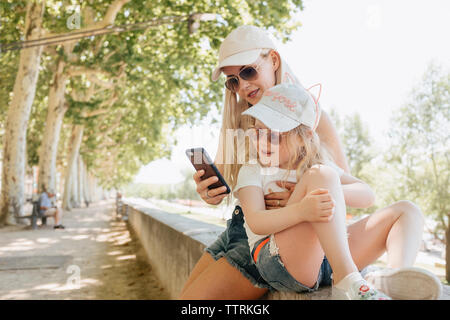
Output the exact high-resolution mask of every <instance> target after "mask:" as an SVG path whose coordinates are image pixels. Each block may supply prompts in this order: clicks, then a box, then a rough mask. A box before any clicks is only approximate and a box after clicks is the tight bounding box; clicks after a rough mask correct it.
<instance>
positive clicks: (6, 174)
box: [0, 1, 44, 225]
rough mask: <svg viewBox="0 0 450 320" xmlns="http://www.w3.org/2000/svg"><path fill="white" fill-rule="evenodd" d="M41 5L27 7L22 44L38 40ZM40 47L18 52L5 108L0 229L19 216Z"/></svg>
mask: <svg viewBox="0 0 450 320" xmlns="http://www.w3.org/2000/svg"><path fill="white" fill-rule="evenodd" d="M43 12H44V2H41V1H32V2H30V3H29V4H28V6H27V13H26V18H25V40H33V39H37V38H39V37H40V36H41V31H42V15H43ZM41 52H42V47H40V46H38V47H34V48H28V49H22V51H21V52H20V61H19V70H18V72H17V76H16V80H15V83H14V90H13V98H12V100H11V104H10V105H9V108H8V113H7V117H6V123H5V133H4V137H3V139H4V142H3V148H4V149H3V170H2V190H1V198H0V225H2V224H5V223H14V220H13V215H14V214H18V215H23V204H24V185H25V150H26V134H27V126H28V119H29V117H30V111H31V105H32V103H33V100H34V95H35V92H36V83H37V79H38V75H39V65H40V61H41Z"/></svg>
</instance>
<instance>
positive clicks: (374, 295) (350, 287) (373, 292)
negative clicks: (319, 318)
mask: <svg viewBox="0 0 450 320" xmlns="http://www.w3.org/2000/svg"><path fill="white" fill-rule="evenodd" d="M344 281H346V280H345V278H344ZM340 283H341V282H340ZM347 283H349V282H347ZM339 285H340V284H339V283H338V284H337V285H333V286H332V287H331V299H332V300H391V298H390V297H388V296H387V295H385V294H384V293H383V292H381V291H378V290H377V289H375V288H373V287H371V286H370V284H369V283H367V281H366V280H364V279H362V278H361V277H360V279H359V280H356V281H351V282H350V283H349V284H347V285H346V286H344V287H346V288H347V289H342V288H340V287H339Z"/></svg>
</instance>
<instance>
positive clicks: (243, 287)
mask: <svg viewBox="0 0 450 320" xmlns="http://www.w3.org/2000/svg"><path fill="white" fill-rule="evenodd" d="M207 256H209V254H207ZM202 259H203V260H204V261H203V262H202V265H200V266H199V267H198V268H197V270H196V271H195V274H193V273H191V276H190V277H189V280H190V281H189V280H188V281H189V283H188V284H187V285H185V288H183V291H182V294H181V296H180V299H182V300H216V299H224V300H253V299H258V298H260V297H261V296H262V295H264V294H265V293H266V291H267V289H262V288H257V287H255V286H254V285H253V284H252V283H251V282H250V280H248V279H247V278H246V277H244V275H243V274H242V273H241V272H240V271H239V270H238V269H236V268H235V267H233V266H232V265H230V264H229V263H228V261H227V260H226V259H225V258H220V259H219V260H217V261H214V259H213V258H212V257H211V256H209V258H206V257H205V255H203V257H202ZM208 259H211V260H213V262H211V263H209V262H208V261H207V260H208ZM197 265H198V264H197ZM204 266H206V268H204ZM196 267H197V266H196ZM194 269H195V268H194ZM193 272H194V270H193Z"/></svg>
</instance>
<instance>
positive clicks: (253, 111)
mask: <svg viewBox="0 0 450 320" xmlns="http://www.w3.org/2000/svg"><path fill="white" fill-rule="evenodd" d="M274 113H276V116H274ZM242 115H248V116H252V117H254V118H256V119H258V120H259V121H261V122H262V123H264V125H265V126H266V127H267V128H269V129H270V130H276V131H279V132H286V131H290V130H292V129H294V128H296V127H298V126H299V125H301V123H300V122H298V121H297V120H294V119H291V118H290V117H288V116H286V115H284V114H282V113H280V112H278V111H276V110H274V109H272V108H270V107H268V106H266V105H265V104H263V103H257V104H255V105H254V106H253V107H250V108H249V109H247V110H245V111H244V112H242Z"/></svg>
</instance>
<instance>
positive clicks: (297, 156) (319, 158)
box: [283, 124, 332, 181]
mask: <svg viewBox="0 0 450 320" xmlns="http://www.w3.org/2000/svg"><path fill="white" fill-rule="evenodd" d="M302 142H303V145H302ZM287 143H288V148H287V149H288V150H289V160H288V169H289V170H295V171H296V176H297V181H299V180H300V178H301V176H302V175H303V174H304V173H305V172H306V171H307V170H308V169H310V168H311V167H312V166H314V165H316V164H325V163H326V162H327V161H332V158H331V155H330V153H329V152H328V150H327V149H326V148H325V146H324V145H322V144H321V143H320V138H319V136H318V135H317V133H316V132H315V131H314V130H311V128H309V127H307V126H305V125H303V124H302V125H299V126H298V127H296V128H294V129H292V130H290V131H289V132H288V135H287ZM288 175H289V172H287V174H286V177H285V178H284V179H283V180H286V179H287V176H288Z"/></svg>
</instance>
